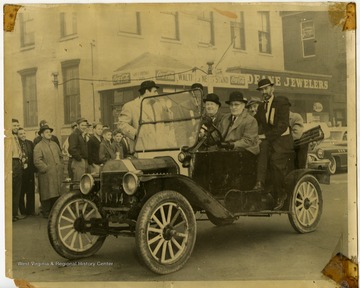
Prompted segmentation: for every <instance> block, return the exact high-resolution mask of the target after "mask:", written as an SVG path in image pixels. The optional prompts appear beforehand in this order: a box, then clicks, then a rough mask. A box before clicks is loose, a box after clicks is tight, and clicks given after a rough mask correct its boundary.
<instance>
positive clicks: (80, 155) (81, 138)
mask: <svg viewBox="0 0 360 288" xmlns="http://www.w3.org/2000/svg"><path fill="white" fill-rule="evenodd" d="M76 123H77V124H78V127H77V128H76V129H75V130H74V132H72V133H71V135H70V136H69V153H70V155H71V157H72V158H73V160H72V162H71V169H72V171H73V175H74V178H73V180H74V181H80V179H81V176H82V175H83V174H84V173H86V172H88V148H87V129H88V126H89V124H88V122H87V120H86V119H85V118H80V119H78V120H77V121H76Z"/></svg>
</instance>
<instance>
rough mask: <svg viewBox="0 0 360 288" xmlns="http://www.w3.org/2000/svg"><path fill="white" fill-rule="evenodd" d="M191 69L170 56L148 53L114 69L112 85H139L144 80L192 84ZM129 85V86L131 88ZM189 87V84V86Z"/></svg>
mask: <svg viewBox="0 0 360 288" xmlns="http://www.w3.org/2000/svg"><path fill="white" fill-rule="evenodd" d="M192 70H193V67H191V66H189V65H186V64H184V63H181V62H180V61H178V60H177V59H174V58H172V57H170V56H163V55H156V54H152V53H149V52H146V53H143V54H141V55H140V56H139V57H137V58H135V59H134V60H132V61H130V62H128V63H127V64H125V65H123V66H121V67H119V68H118V69H116V70H115V71H114V73H113V75H112V80H113V85H124V84H129V83H131V84H132V85H139V84H140V83H141V82H142V81H144V80H148V79H149V80H150V79H151V80H154V81H156V82H157V83H159V84H165V83H169V82H170V83H174V84H178V85H181V84H184V82H186V84H188V83H193V72H192ZM132 85H131V86H132ZM190 85H191V84H190Z"/></svg>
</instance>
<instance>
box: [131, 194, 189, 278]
mask: <svg viewBox="0 0 360 288" xmlns="http://www.w3.org/2000/svg"><path fill="white" fill-rule="evenodd" d="M195 241H196V219H195V214H194V211H193V209H192V207H191V205H190V203H189V202H188V200H187V199H186V198H185V197H184V196H182V195H181V194H180V193H178V192H174V191H161V192H159V193H156V194H155V195H153V196H152V197H150V198H149V199H148V200H147V201H146V203H145V204H144V206H143V207H142V209H141V211H140V214H139V216H138V220H137V223H136V237H135V242H136V249H137V252H138V255H139V257H140V259H142V261H143V262H144V264H145V265H146V266H147V267H148V268H149V269H150V270H151V271H153V272H155V273H157V274H168V273H172V272H175V271H178V270H180V269H181V268H182V267H183V266H184V265H185V264H186V262H187V261H188V259H189V258H190V256H191V253H192V251H193V249H194V246H195Z"/></svg>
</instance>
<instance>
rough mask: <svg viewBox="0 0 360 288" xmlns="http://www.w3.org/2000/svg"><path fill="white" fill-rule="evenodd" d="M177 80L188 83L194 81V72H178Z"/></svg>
mask: <svg viewBox="0 0 360 288" xmlns="http://www.w3.org/2000/svg"><path fill="white" fill-rule="evenodd" d="M176 76H177V79H176V80H177V81H178V82H188V83H193V82H194V81H193V74H192V73H181V74H177V75H176Z"/></svg>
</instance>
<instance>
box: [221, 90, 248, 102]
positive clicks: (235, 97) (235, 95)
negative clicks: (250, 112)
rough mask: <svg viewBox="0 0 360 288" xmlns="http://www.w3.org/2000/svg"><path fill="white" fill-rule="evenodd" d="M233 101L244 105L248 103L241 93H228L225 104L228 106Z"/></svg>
mask: <svg viewBox="0 0 360 288" xmlns="http://www.w3.org/2000/svg"><path fill="white" fill-rule="evenodd" d="M233 101H240V102H244V103H245V104H246V103H247V102H248V101H247V99H246V97H244V95H243V94H242V93H241V92H238V91H234V92H231V93H230V96H229V100H228V101H225V103H226V104H230V103H231V102H233Z"/></svg>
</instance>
